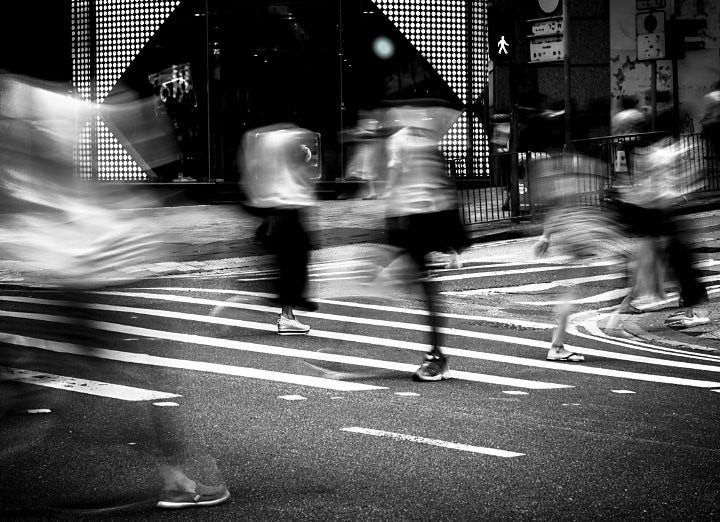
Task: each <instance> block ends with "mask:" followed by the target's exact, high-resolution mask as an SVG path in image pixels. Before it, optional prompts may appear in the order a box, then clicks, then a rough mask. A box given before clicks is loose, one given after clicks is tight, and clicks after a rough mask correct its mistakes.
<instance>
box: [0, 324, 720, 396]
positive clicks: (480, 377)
mask: <svg viewBox="0 0 720 522" xmlns="http://www.w3.org/2000/svg"><path fill="white" fill-rule="evenodd" d="M138 313H140V312H138ZM0 316H7V317H17V318H21V319H30V320H36V321H48V322H61V323H70V324H75V322H76V320H74V319H73V318H71V317H65V316H58V315H48V314H32V313H26V312H5V311H0ZM216 319H217V318H216ZM213 322H214V321H213ZM233 322H238V321H233ZM240 322H242V323H246V324H248V325H254V327H255V328H256V329H262V330H267V331H275V328H276V327H275V326H274V325H266V324H264V323H250V322H249V321H240ZM88 326H91V327H93V328H96V329H99V330H105V331H110V332H118V333H130V332H131V333H132V334H134V335H142V336H145V337H153V338H157V339H165V340H170V341H177V342H183V343H189V344H197V345H201V346H214V347H216V348H225V349H231V350H240V351H247V352H255V353H264V354H269V355H278V356H283V357H296V358H300V359H309V360H318V361H327V362H336V363H343V364H351V365H354V366H363V367H369V368H379V369H384V370H393V371H398V372H404V373H414V372H415V371H416V370H417V365H416V364H406V363H397V362H393V361H383V360H378V359H368V358H364V357H355V356H351V355H338V354H332V353H324V352H311V351H308V350H298V349H295V348H284V347H281V346H272V345H266V344H257V343H248V342H243V341H235V340H231V339H221V338H217V337H203V336H199V335H191V334H183V333H176V332H166V331H163V330H152V329H149V328H140V327H137V326H127V325H124V324H118V323H108V322H101V321H92V322H90V323H88ZM247 327H253V326H247ZM15 337H18V338H20V337H22V336H15ZM321 337H322V336H321ZM9 338H10V339H12V338H13V336H12V334H3V333H2V332H0V341H3V340H5V342H8V343H11V344H19V343H17V342H13V341H10V340H6V339H9ZM371 339H372V338H371ZM378 339H379V340H382V339H381V338H378ZM400 342H403V341H400ZM408 344H412V345H413V349H414V350H417V351H422V352H427V351H428V350H429V347H428V346H426V345H422V344H420V343H408ZM73 346H74V345H73ZM36 348H37V346H36ZM89 351H90V350H85V352H89ZM96 352H97V349H93V350H92V353H79V355H89V356H95V354H96ZM114 353H117V354H126V355H127V356H132V355H135V354H132V353H129V352H114ZM145 357H150V356H145ZM156 359H161V358H156ZM114 360H119V359H114ZM167 360H168V361H183V362H187V363H188V364H190V363H192V361H185V360H183V359H179V360H176V359H167ZM143 361H144V359H143ZM126 362H135V361H126ZM174 364H175V365H170V367H179V366H177V364H178V363H174ZM198 364H208V363H198ZM158 366H162V364H158ZM219 366H222V365H219ZM229 368H237V367H235V366H231V367H229ZM186 369H200V368H186ZM246 370H250V369H247V368H246ZM204 371H211V370H204ZM257 371H261V370H257ZM216 373H225V372H221V371H218V372H216ZM269 373H275V372H269ZM233 375H234V374H233ZM280 375H283V376H287V375H293V374H280ZM298 377H300V376H298ZM450 377H452V378H455V379H459V380H466V381H472V382H482V383H486V384H499V385H502V386H517V387H521V388H528V389H535V390H550V389H558V388H572V386H570V385H566V384H555V383H548V382H543V381H531V380H525V379H514V378H511V377H501V376H497V375H486V374H481V373H472V372H462V371H451V372H450ZM257 378H262V377H257ZM270 380H272V379H270ZM276 380H278V379H276ZM321 381H322V382H323V383H326V382H327V381H329V382H333V383H337V382H341V381H336V380H332V379H321ZM287 382H291V381H287ZM306 385H309V384H306ZM718 386H720V384H718ZM318 387H323V386H318ZM325 387H326V386H325ZM333 389H343V390H344V389H346V388H333ZM367 389H385V388H380V387H377V386H373V387H369V388H367Z"/></svg>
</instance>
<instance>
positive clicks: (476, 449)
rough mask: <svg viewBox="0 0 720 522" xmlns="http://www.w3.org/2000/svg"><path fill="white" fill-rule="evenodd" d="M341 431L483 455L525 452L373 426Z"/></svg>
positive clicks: (518, 454)
mask: <svg viewBox="0 0 720 522" xmlns="http://www.w3.org/2000/svg"><path fill="white" fill-rule="evenodd" d="M340 430H341V431H346V432H348V433H359V434H361V435H372V436H374V437H387V438H390V439H395V440H403V441H407V442H415V443H418V444H427V445H429V446H438V447H441V448H447V449H454V450H460V451H468V452H470V453H480V454H483V455H492V456H493V457H505V458H512V457H522V456H523V455H525V454H524V453H516V452H514V451H506V450H499V449H494V448H483V447H481V446H471V445H469V444H458V443H457V442H448V441H446V440H439V439H428V438H426V437H418V436H417V435H406V434H404V433H396V432H393V431H383V430H374V429H371V428H360V427H357V426H352V427H350V428H340Z"/></svg>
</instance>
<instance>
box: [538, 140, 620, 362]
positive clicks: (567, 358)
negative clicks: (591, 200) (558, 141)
mask: <svg viewBox="0 0 720 522" xmlns="http://www.w3.org/2000/svg"><path fill="white" fill-rule="evenodd" d="M602 172H604V169H603V168H602V165H601V164H600V163H599V162H598V161H597V160H594V159H592V158H588V157H584V156H581V155H577V154H560V155H554V156H551V157H549V158H545V159H540V160H535V161H534V162H533V163H532V164H531V167H530V173H531V174H532V177H533V180H532V183H533V186H534V187H536V190H537V197H536V199H537V201H538V202H541V203H543V204H544V205H547V206H548V207H550V211H549V212H548V214H547V215H546V217H545V226H544V230H543V235H542V236H541V237H540V238H539V240H538V241H537V242H536V244H535V246H534V251H535V255H536V256H543V255H545V253H546V252H547V250H548V248H549V247H550V245H551V244H552V245H554V247H555V248H557V249H558V251H559V252H560V253H562V254H565V255H567V256H569V257H570V260H571V262H586V261H587V260H588V259H591V258H593V257H595V256H598V255H601V254H608V253H610V254H613V255H615V256H617V257H619V258H620V259H625V257H626V256H627V254H628V251H627V248H628V245H627V242H626V241H625V240H624V237H623V234H622V231H621V229H620V226H619V225H618V223H616V222H615V221H614V220H613V216H612V215H611V214H610V213H608V212H606V211H605V210H603V209H602V208H600V207H597V206H593V205H591V204H588V203H586V202H585V201H586V200H585V197H586V196H587V195H588V194H587V193H586V192H587V191H592V190H594V189H593V187H597V186H598V179H592V178H596V177H598V176H600V175H601V173H602ZM576 293H577V291H576V288H575V286H569V287H567V289H566V290H565V292H564V294H563V295H562V297H561V298H560V299H559V301H560V304H558V306H557V307H556V309H555V319H556V326H555V329H554V330H553V334H552V340H551V343H550V349H549V350H548V353H547V357H546V358H547V360H549V361H558V362H584V361H585V357H584V356H583V355H582V354H579V353H575V352H572V351H570V350H568V349H566V348H565V338H566V336H567V322H568V318H569V316H570V314H571V312H572V311H573V308H574V300H575V297H576Z"/></svg>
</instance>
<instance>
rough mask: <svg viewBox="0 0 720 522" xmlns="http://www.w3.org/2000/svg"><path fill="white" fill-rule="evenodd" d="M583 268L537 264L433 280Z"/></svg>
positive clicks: (453, 279) (478, 277)
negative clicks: (528, 266)
mask: <svg viewBox="0 0 720 522" xmlns="http://www.w3.org/2000/svg"><path fill="white" fill-rule="evenodd" d="M578 268H581V266H580V265H556V266H536V267H530V268H520V269H516V270H492V271H489V272H474V273H470V274H448V275H444V276H437V277H433V278H432V280H433V281H460V280H463V279H482V278H486V277H502V276H508V275H523V274H533V273H538V272H554V271H557V270H573V269H578Z"/></svg>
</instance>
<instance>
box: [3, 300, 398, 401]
mask: <svg viewBox="0 0 720 522" xmlns="http://www.w3.org/2000/svg"><path fill="white" fill-rule="evenodd" d="M3 315H4V314H3ZM22 315H38V314H17V315H12V317H21V316H22ZM50 317H53V316H45V318H44V319H41V318H35V319H37V320H45V321H47V320H50V319H49V318H50ZM54 317H57V316H54ZM63 319H67V320H69V319H71V318H68V317H65V318H63ZM0 342H5V343H8V344H15V345H18V346H25V347H28V348H36V349H39V350H46V351H51V352H56V353H65V354H71V355H81V356H87V357H94V358H98V359H106V360H110V361H118V362H124V363H131V364H143V365H149V366H160V367H164V368H177V369H181V370H195V371H201V372H207V373H217V374H221V375H233V376H236V377H247V378H250V379H261V380H266V381H274V382H282V383H286V384H298V385H301V386H310V387H314V388H325V389H328V390H337V391H369V390H384V389H386V388H384V387H382V386H372V385H369V384H359V383H353V382H346V381H336V380H333V379H324V378H322V377H312V376H307V375H296V374H292V373H282V372H273V371H268V370H259V369H256V368H245V367H242V366H230V365H226V364H216V363H208V362H201V361H189V360H185V359H171V358H168V357H158V356H154V355H147V354H137V353H131V352H122V351H118V350H107V349H104V348H94V349H92V350H88V349H86V348H83V347H81V346H77V345H75V344H72V343H66V342H60V341H50V340H48V339H40V338H37V337H28V336H24V335H16V334H8V333H3V332H0Z"/></svg>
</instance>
